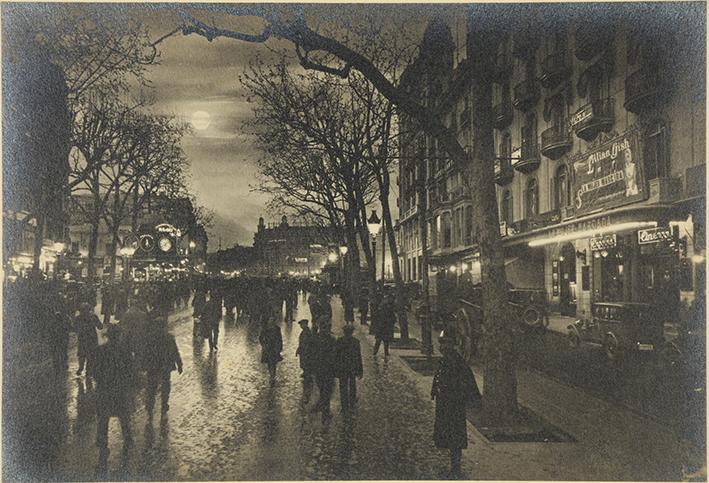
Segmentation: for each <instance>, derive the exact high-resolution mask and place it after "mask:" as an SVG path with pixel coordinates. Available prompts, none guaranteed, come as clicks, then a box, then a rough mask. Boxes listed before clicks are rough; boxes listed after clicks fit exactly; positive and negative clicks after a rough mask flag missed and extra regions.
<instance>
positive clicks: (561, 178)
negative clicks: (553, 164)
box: [552, 164, 571, 209]
mask: <svg viewBox="0 0 709 483" xmlns="http://www.w3.org/2000/svg"><path fill="white" fill-rule="evenodd" d="M554 190H555V191H556V192H555V193H554V196H553V197H552V199H553V200H554V203H555V205H556V206H554V208H556V209H559V208H563V207H566V206H571V183H569V170H568V168H567V167H566V165H565V164H563V165H561V166H559V169H557V170H556V177H555V178H554Z"/></svg>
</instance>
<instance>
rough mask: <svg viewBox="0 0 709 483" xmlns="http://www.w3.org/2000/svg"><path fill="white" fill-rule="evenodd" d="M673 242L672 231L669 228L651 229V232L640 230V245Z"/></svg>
mask: <svg viewBox="0 0 709 483" xmlns="http://www.w3.org/2000/svg"><path fill="white" fill-rule="evenodd" d="M671 240H672V229H671V228H670V227H669V226H661V227H658V228H651V229H649V230H638V244H639V245H649V244H651V243H660V242H663V241H671Z"/></svg>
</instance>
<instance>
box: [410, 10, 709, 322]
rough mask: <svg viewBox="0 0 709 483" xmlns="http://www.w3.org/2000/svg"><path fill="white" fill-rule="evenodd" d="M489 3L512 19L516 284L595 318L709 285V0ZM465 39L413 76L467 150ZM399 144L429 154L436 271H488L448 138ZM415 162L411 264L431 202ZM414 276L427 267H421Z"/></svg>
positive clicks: (505, 193)
mask: <svg viewBox="0 0 709 483" xmlns="http://www.w3.org/2000/svg"><path fill="white" fill-rule="evenodd" d="M480 8H483V7H480ZM486 8H500V9H504V12H502V11H501V14H503V13H504V15H506V16H508V17H509V18H510V20H511V21H510V22H509V23H506V22H505V23H499V25H498V26H497V30H496V31H491V32H490V35H493V36H494V37H495V40H496V42H497V44H498V52H497V56H496V59H495V68H494V72H492V73H491V74H492V77H493V80H494V83H493V126H491V128H492V129H494V140H495V151H496V152H495V155H496V159H495V160H494V162H495V173H496V174H495V182H496V184H497V198H498V206H499V218H500V232H501V235H502V243H503V246H504V249H505V256H506V261H505V264H506V269H507V277H508V281H509V282H510V283H511V284H512V285H514V286H516V287H520V288H534V289H543V290H544V291H545V293H546V298H547V301H548V303H549V305H550V307H551V310H552V311H556V312H559V313H561V314H564V315H569V316H583V315H584V314H589V313H590V304H591V303H593V302H597V301H647V300H654V301H657V302H659V303H663V304H673V305H676V304H678V303H680V302H681V301H684V302H686V303H688V304H691V303H692V301H693V300H694V298H695V296H696V295H697V294H699V293H702V294H703V292H704V290H705V283H704V280H705V274H704V273H705V270H704V267H705V226H704V221H705V199H706V198H705V179H706V177H705V171H706V163H705V155H706V153H705V142H706V139H705V130H706V125H705V122H706V117H705V114H706V113H705V88H706V84H705V71H704V67H705V63H706V57H705V30H704V23H703V22H704V18H705V10H704V5H702V4H697V5H692V6H690V5H689V4H682V5H681V6H678V5H672V4H669V5H667V4H666V5H651V6H647V5H639V4H634V5H618V6H614V7H613V8H603V9H601V8H598V7H597V6H593V5H588V6H579V7H578V8H574V9H571V8H569V7H568V6H563V5H547V6H546V7H543V8H542V7H537V6H533V7H530V6H503V7H500V6H489V7H486ZM473 14H474V13H473ZM638 18H642V19H643V20H644V21H642V22H638V21H636V19H638ZM668 18H669V19H672V21H668ZM448 32H451V27H450V22H449V23H448ZM449 38H450V37H449ZM440 45H441V44H440V43H438V44H437V45H434V47H433V51H434V52H435V51H436V49H438V48H439V47H440ZM472 47H473V46H470V45H469V46H468V48H472ZM456 51H457V48H456V47H455V43H454V42H451V43H449V44H448V50H447V51H445V56H446V59H447V60H446V61H445V62H443V61H440V62H439V64H438V67H439V70H438V71H437V74H436V75H434V74H433V73H432V72H429V73H428V75H427V76H421V75H419V76H412V77H416V78H417V82H418V83H419V86H418V88H419V89H421V94H422V96H423V97H424V98H425V99H426V102H428V103H436V104H434V105H438V106H442V108H441V112H442V113H443V114H442V115H443V116H444V119H447V122H448V126H451V127H455V129H457V130H458V133H459V139H460V142H461V145H463V146H467V145H468V144H467V143H466V142H465V141H466V140H467V139H469V137H468V138H466V136H469V133H468V132H467V131H466V130H465V123H469V122H475V106H474V105H470V103H469V101H468V99H469V93H470V82H471V81H470V77H469V76H467V77H466V76H465V75H464V74H463V72H464V68H465V62H462V64H459V65H458V66H455V65H454V63H453V62H451V61H450V59H452V58H454V56H455V52H456ZM437 56H438V57H442V56H443V53H442V52H438V53H437ZM422 57H425V55H424V54H422ZM418 62H420V60H419V61H418ZM421 78H423V79H425V81H423V82H422V81H420V80H418V79H421ZM439 79H440V80H439ZM437 82H441V83H442V85H443V88H441V89H440V90H439V91H436V90H435V88H434V89H432V87H434V86H436V83H437ZM446 91H448V92H450V93H451V94H448V95H446V94H445V92H446ZM440 92H443V93H444V94H443V95H441V94H440ZM454 93H455V94H454ZM436 96H438V98H439V99H441V98H442V99H444V100H443V101H441V100H437V99H436ZM446 98H448V99H450V100H448V101H446V100H445V99H446ZM456 98H457V101H456V100H455V99H456ZM446 102H447V103H446ZM406 129H408V127H407V125H406V120H405V119H404V120H402V132H403V131H405V130H406ZM407 150H408V151H407ZM402 153H403V157H404V158H406V159H409V158H410V157H416V156H421V154H422V153H423V155H424V156H425V157H426V159H425V167H426V171H425V173H423V178H424V179H425V184H426V194H427V201H428V203H429V206H428V210H427V226H428V233H429V235H430V237H429V244H428V248H429V253H430V258H431V262H432V263H431V266H430V267H429V273H430V274H436V273H438V274H440V272H441V271H444V272H445V271H446V269H445V267H446V266H448V271H449V272H453V273H455V276H456V277H460V275H461V273H462V272H468V271H470V272H472V273H473V278H475V277H476V275H475V271H476V264H475V261H474V259H475V252H476V246H475V232H474V220H472V211H471V212H470V213H471V214H468V213H467V212H466V209H467V205H466V204H465V202H460V197H461V196H463V197H464V196H465V193H464V189H461V188H460V186H461V184H460V183H457V182H456V181H457V179H456V178H458V179H459V177H460V173H456V172H455V170H452V169H448V170H445V169H444V171H443V172H444V173H445V174H442V175H439V174H438V173H439V172H441V170H440V166H439V164H440V163H439V161H440V160H438V159H437V156H436V155H437V152H436V149H435V143H434V144H433V146H431V142H430V140H429V139H426V137H425V136H422V135H421V134H419V135H418V139H416V138H414V139H413V140H412V142H409V143H408V144H407V145H405V146H404V147H403V148H402ZM492 161H493V160H491V162H492ZM414 163H415V161H414V160H412V162H402V166H401V172H400V185H401V196H400V203H401V207H400V209H401V213H402V217H401V218H402V222H401V226H400V228H399V230H400V233H401V235H400V237H401V242H402V254H403V257H402V263H403V266H404V267H406V266H407V264H410V263H412V262H409V261H408V260H409V259H415V257H417V256H419V255H418V253H420V248H418V250H419V252H418V253H417V247H416V244H415V243H412V242H411V240H410V237H412V236H415V235H411V233H416V232H415V229H414V228H413V225H414V224H415V223H416V222H415V221H413V222H412V221H409V220H412V219H414V218H416V217H417V215H416V210H418V209H420V207H421V206H422V205H421V203H420V201H419V202H417V200H416V195H415V194H414V191H415V190H414V189H413V187H414V186H416V180H417V179H418V178H417V173H416V167H415V166H413V164H414ZM412 173H413V174H412ZM439 176H440V177H439ZM461 192H462V195H461V194H460V193H461ZM407 215H408V217H407ZM468 226H470V230H468ZM468 242H470V244H468ZM441 261H442V262H443V263H441ZM466 262H472V263H470V265H465V264H466ZM414 265H415V263H414ZM478 266H479V265H478ZM405 273H406V274H407V275H408V276H409V279H415V277H411V275H419V276H420V269H419V271H418V272H414V271H413V269H412V270H408V271H405ZM438 276H440V275H438ZM432 285H434V284H432Z"/></svg>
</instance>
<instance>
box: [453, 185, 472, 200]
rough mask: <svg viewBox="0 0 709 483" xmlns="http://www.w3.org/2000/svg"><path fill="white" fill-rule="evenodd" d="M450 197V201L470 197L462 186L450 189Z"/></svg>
mask: <svg viewBox="0 0 709 483" xmlns="http://www.w3.org/2000/svg"><path fill="white" fill-rule="evenodd" d="M450 199H451V201H453V202H456V201H459V200H469V199H471V196H470V193H469V192H468V190H466V189H465V187H464V186H458V187H457V188H455V189H454V190H453V191H451V193H450Z"/></svg>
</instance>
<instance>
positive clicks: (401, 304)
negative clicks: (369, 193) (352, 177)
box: [380, 175, 409, 340]
mask: <svg viewBox="0 0 709 483" xmlns="http://www.w3.org/2000/svg"><path fill="white" fill-rule="evenodd" d="M387 176H388V175H387ZM385 188H386V194H385V193H384V189H385ZM381 194H382V197H381V198H380V201H381V203H382V217H383V218H384V221H385V223H384V227H385V230H386V234H387V237H388V238H389V239H388V242H389V253H391V267H392V271H393V272H394V282H395V283H396V311H397V315H398V318H399V328H400V329H401V340H409V321H408V317H407V315H406V289H405V287H404V281H403V280H402V278H401V269H400V267H399V250H398V249H397V247H396V238H395V235H394V226H393V224H392V222H391V210H390V209H389V189H388V186H387V185H386V182H385V183H384V184H383V188H382V193H381Z"/></svg>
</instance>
